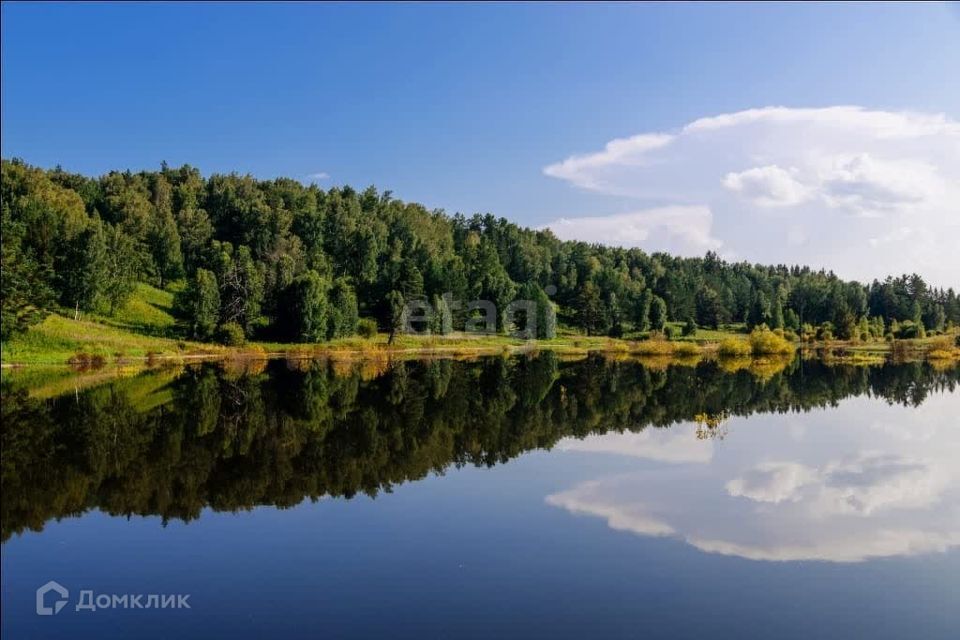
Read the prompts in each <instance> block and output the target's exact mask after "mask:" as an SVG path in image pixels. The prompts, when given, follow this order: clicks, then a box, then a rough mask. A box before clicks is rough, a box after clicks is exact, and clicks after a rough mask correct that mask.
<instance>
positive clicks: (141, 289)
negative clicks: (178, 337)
mask: <svg viewBox="0 0 960 640" xmlns="http://www.w3.org/2000/svg"><path fill="white" fill-rule="evenodd" d="M173 295H174V294H173V293H172V292H170V291H164V290H163V289H157V288H156V287H151V286H150V285H148V284H144V283H142V282H141V283H138V284H137V286H136V289H134V291H133V294H132V295H131V296H130V299H129V300H127V302H126V304H124V305H123V306H122V307H121V308H120V309H118V310H117V311H116V313H114V314H113V315H112V316H110V315H93V316H92V317H91V319H93V320H96V321H98V322H101V323H103V324H106V325H108V326H111V327H118V328H121V329H126V330H128V331H133V332H135V333H144V334H147V335H154V336H170V335H171V334H172V333H173V330H174V327H175V326H176V319H175V318H174V317H173Z"/></svg>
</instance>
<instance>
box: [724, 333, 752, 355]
mask: <svg viewBox="0 0 960 640" xmlns="http://www.w3.org/2000/svg"><path fill="white" fill-rule="evenodd" d="M750 352H751V349H750V343H749V342H747V341H746V340H739V339H737V338H727V339H726V340H724V341H723V342H721V343H720V347H719V348H718V349H717V353H719V354H720V355H721V356H722V357H724V358H743V357H745V356H749V355H750Z"/></svg>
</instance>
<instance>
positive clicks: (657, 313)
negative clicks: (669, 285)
mask: <svg viewBox="0 0 960 640" xmlns="http://www.w3.org/2000/svg"><path fill="white" fill-rule="evenodd" d="M666 326H667V303H666V302H665V301H664V300H663V298H661V297H660V296H653V301H652V302H651V303H650V328H651V329H652V330H654V331H663V329H664V327H666Z"/></svg>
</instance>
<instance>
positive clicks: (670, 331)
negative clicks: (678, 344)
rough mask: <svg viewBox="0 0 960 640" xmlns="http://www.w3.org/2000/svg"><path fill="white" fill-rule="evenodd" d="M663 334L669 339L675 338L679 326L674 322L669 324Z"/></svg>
mask: <svg viewBox="0 0 960 640" xmlns="http://www.w3.org/2000/svg"><path fill="white" fill-rule="evenodd" d="M663 335H664V336H666V338H667V340H673V339H674V338H676V337H677V328H676V327H675V326H673V325H672V324H668V325H667V326H665V327H664V328H663Z"/></svg>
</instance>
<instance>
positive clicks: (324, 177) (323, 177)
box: [307, 171, 330, 180]
mask: <svg viewBox="0 0 960 640" xmlns="http://www.w3.org/2000/svg"><path fill="white" fill-rule="evenodd" d="M307 177H308V178H310V179H311V180H327V179H329V178H330V174H329V173H327V172H326V171H319V172H317V173H308V174H307Z"/></svg>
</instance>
